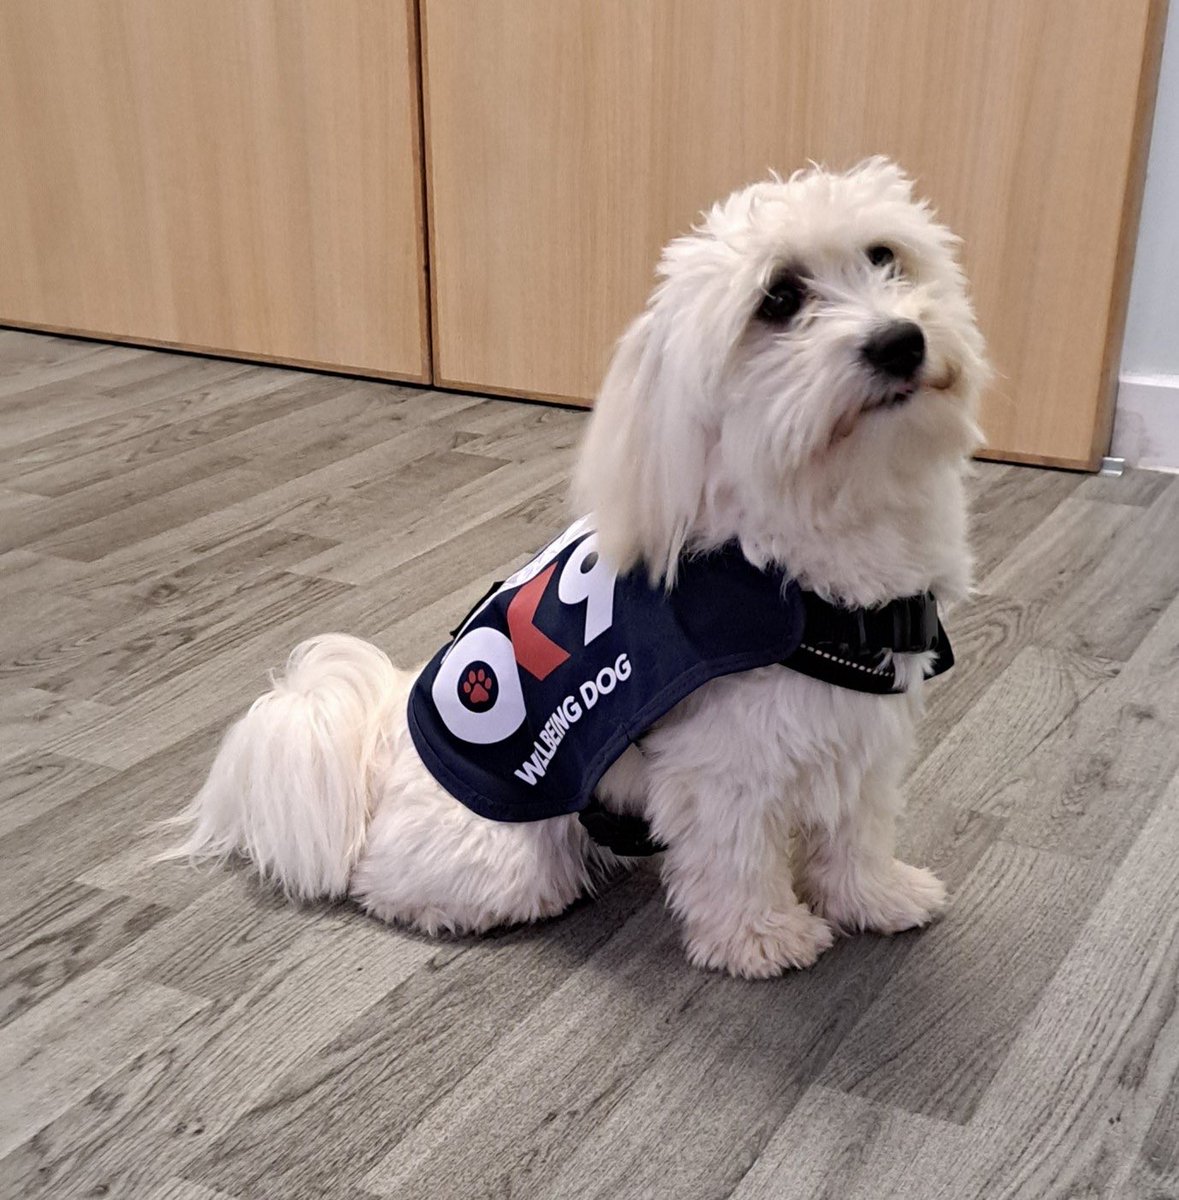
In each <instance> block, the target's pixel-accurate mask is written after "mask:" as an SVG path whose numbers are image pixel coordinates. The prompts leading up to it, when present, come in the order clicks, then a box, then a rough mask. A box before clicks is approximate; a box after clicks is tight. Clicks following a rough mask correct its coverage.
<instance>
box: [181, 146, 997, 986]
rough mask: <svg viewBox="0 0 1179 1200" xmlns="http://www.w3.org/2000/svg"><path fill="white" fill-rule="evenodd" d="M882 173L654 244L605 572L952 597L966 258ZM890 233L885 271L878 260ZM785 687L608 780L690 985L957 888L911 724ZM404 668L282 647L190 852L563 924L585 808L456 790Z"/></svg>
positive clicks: (626, 357)
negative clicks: (907, 788)
mask: <svg viewBox="0 0 1179 1200" xmlns="http://www.w3.org/2000/svg"><path fill="white" fill-rule="evenodd" d="M911 193H912V185H911V183H910V182H909V180H907V179H906V178H905V177H904V176H903V175H902V174H901V172H900V171H899V170H898V169H897V168H896V167H895V166H893V165H892V164H891V163H888V162H886V161H884V160H881V159H873V160H870V161H868V162H866V163H864V164H861V165H860V166H859V167H858V168H856V169H854V170H853V171H851V172H849V173H847V174H844V175H837V174H832V173H829V172H826V171H824V170H821V169H819V168H813V169H811V170H808V171H805V172H800V173H799V174H796V175H795V176H793V177H791V178H790V179H789V180H787V181H785V182H783V181H780V180H777V179H775V180H773V181H771V182H766V183H758V184H755V185H753V186H752V187H749V188H746V189H745V190H743V191H740V192H737V193H735V194H734V195H733V196H730V197H729V198H728V199H727V200H725V201H724V202H723V203H721V204H718V205H717V206H715V207H714V208H713V209H712V210H711V211H710V212H709V213H708V214H707V215H706V217H705V218H704V220H703V223H702V224H701V226H700V227H699V228H697V229H696V230H695V231H694V232H693V233H692V234H690V235H689V236H687V237H683V238H680V239H678V240H677V241H674V242H672V243H671V245H670V246H669V247H668V248H667V250H666V251H665V253H664V256H663V261H662V263H661V266H660V274H661V276H662V281H661V282H660V284H659V286H658V288H657V289H656V291H655V293H654V295H653V296H652V298H651V301H650V303H649V305H648V307H647V310H646V311H645V312H644V313H643V315H642V316H640V317H639V318H638V319H637V320H636V321H635V323H634V324H633V325H632V327H631V329H630V330H629V331H628V332H627V334H626V335H625V337H624V338H623V339H622V342H621V343H620V345H619V347H618V351H617V354H616V355H615V358H614V362H613V364H612V365H611V367H610V371H609V373H608V375H607V378H606V380H605V383H604V385H603V388H602V392H601V395H600V397H599V399H598V403H597V406H596V408H595V411H594V414H593V417H592V419H591V421H590V425H589V430H588V433H587V436H586V439H585V443H584V446H583V449H582V453H581V458H580V461H579V465H578V470H577V475H576V480H575V485H574V500H575V504H576V507H577V509H578V511H593V512H594V513H595V515H596V519H597V524H598V528H599V531H600V538H601V544H602V546H603V550H604V553H605V554H606V556H607V557H608V558H609V559H611V560H612V562H613V564H614V565H615V566H617V567H619V568H629V567H634V566H640V565H641V566H644V567H645V568H646V569H647V570H648V571H649V573H650V575H651V576H652V578H653V579H656V580H660V579H661V580H664V581H665V582H667V583H668V584H669V585H670V584H671V583H672V582H673V581H674V573H675V566H676V562H677V561H678V559H679V557H680V555H681V554H682V553H683V552H685V551H688V552H691V551H693V550H699V549H704V548H707V547H710V546H715V545H720V544H722V543H724V542H726V541H728V540H730V539H732V538H738V539H739V540H740V542H741V544H742V546H743V548H744V551H745V553H746V555H747V557H748V558H749V559H750V560H752V561H753V562H756V563H758V564H770V563H779V564H783V565H785V566H787V567H788V568H789V569H790V571H791V572H792V573H793V574H794V575H796V576H797V577H798V578H800V579H801V580H802V581H803V582H804V583H805V584H806V586H808V587H810V588H812V589H814V590H816V591H818V592H820V593H822V594H824V595H826V596H828V597H830V598H835V599H839V600H843V601H846V602H847V603H850V604H864V605H869V604H876V603H880V602H883V601H887V600H889V599H891V598H893V597H896V596H902V595H909V594H913V593H916V592H921V591H924V590H926V589H932V590H933V591H934V592H936V593H937V595H938V596H939V597H940V598H941V599H942V600H945V601H953V600H956V599H958V598H959V597H961V596H962V595H963V594H964V593H965V592H966V590H967V588H968V586H969V577H970V559H969V554H968V552H967V547H966V520H965V504H964V500H963V490H962V475H963V472H964V466H965V460H966V457H967V456H968V455H969V453H970V452H971V450H972V449H973V448H974V446H975V445H976V444H977V440H978V433H977V430H976V427H975V424H974V419H973V411H974V405H975V401H976V399H977V395H978V392H979V389H980V387H981V386H982V384H983V382H984V380H985V378H986V367H985V363H984V358H983V347H982V341H981V338H980V336H979V334H978V331H977V329H976V327H975V323H974V318H973V315H972V312H971V308H970V304H969V301H968V300H967V296H966V287H965V281H964V279H963V276H962V274H961V271H960V270H959V268H958V266H957V265H956V263H955V260H954V253H953V251H954V239H953V237H952V235H950V234H949V233H948V232H947V231H946V230H945V229H943V228H942V227H941V226H939V225H938V224H936V223H935V221H934V220H933V218H932V216H931V214H930V212H929V210H928V208H927V207H926V206H925V205H923V204H920V203H916V202H914V201H913V199H912V195H911ZM877 243H887V244H888V245H889V246H891V247H892V248H893V249H894V250H895V252H896V254H897V257H898V260H899V262H900V263H901V265H902V267H903V270H902V271H901V272H899V273H897V272H890V271H888V270H882V269H880V268H874V267H872V265H871V264H870V263H869V261H868V260H867V258H866V256H865V250H866V248H867V247H869V246H871V245H874V244H877ZM783 265H789V266H791V267H793V268H795V269H797V270H798V271H799V272H801V273H802V274H803V275H804V276H805V277H806V279H807V280H808V286H809V290H810V300H809V301H808V304H807V306H806V308H805V310H804V311H803V313H802V314H800V316H799V317H798V318H797V319H796V320H795V321H794V322H793V323H791V324H790V325H789V326H787V327H784V328H778V327H768V326H767V325H765V324H764V323H763V322H760V321H759V320H758V319H757V318H756V317H755V315H754V313H755V310H756V309H757V307H758V304H759V303H760V298H761V296H762V294H763V293H762V289H763V288H764V287H765V286H766V285H767V283H768V281H769V280H771V278H772V277H773V274H774V272H775V270H777V269H779V268H781V267H782V266H783ZM898 318H905V319H910V320H914V321H916V322H917V323H919V324H920V325H921V326H922V328H923V331H924V333H925V336H926V341H927V347H928V357H927V361H926V364H925V367H924V368H923V374H922V375H921V376H920V379H919V387H918V388H917V391H916V392H915V394H914V395H913V396H912V397H911V398H910V399H909V400H908V401H907V402H906V403H905V404H904V405H902V406H898V407H891V408H884V407H880V408H875V407H873V405H874V404H875V402H876V401H878V400H880V399H881V398H882V396H881V388H882V386H883V385H882V384H881V382H880V381H879V379H878V377H877V376H876V375H874V374H873V373H872V372H871V370H870V369H868V368H867V367H866V366H865V364H864V362H863V360H862V358H861V356H860V348H861V346H862V345H863V343H864V341H865V339H866V338H867V337H868V336H869V335H870V333H871V332H872V331H873V329H874V328H876V327H877V326H879V325H880V324H881V323H883V322H887V321H889V320H892V319H898ZM926 666H927V658H926V657H925V656H911V657H910V658H908V659H906V658H905V657H904V656H902V657H901V658H900V660H899V661H898V663H897V667H898V672H899V675H900V677H901V678H902V680H904V681H905V683H906V686H907V689H908V690H907V691H906V693H905V694H904V695H902V696H894V697H878V696H872V695H865V694H861V693H857V692H852V691H847V690H842V689H839V688H836V687H832V686H830V685H827V684H824V683H820V682H817V681H815V680H812V679H810V678H807V677H806V676H803V675H799V674H796V673H793V672H791V671H789V670H786V669H783V668H780V667H773V668H765V669H762V670H758V671H751V672H747V673H744V674H740V675H732V676H728V677H725V678H722V679H719V680H716V681H714V682H712V683H710V684H707V685H706V686H704V687H702V688H700V689H699V690H698V691H697V692H695V693H694V694H693V695H692V696H691V697H689V699H687V700H686V701H684V702H683V703H682V704H680V705H679V706H678V707H677V708H676V709H675V710H673V711H672V712H671V713H670V714H669V715H668V716H667V717H665V718H664V719H663V720H662V721H661V722H660V723H659V724H658V726H656V728H655V729H653V730H652V731H651V732H650V734H649V735H648V737H647V738H646V739H645V741H644V746H643V750H642V753H641V754H640V753H639V752H638V751H637V750H634V749H632V750H630V751H628V752H627V753H626V754H625V755H624V756H623V757H622V758H621V759H620V760H619V761H618V762H617V763H616V764H615V765H614V767H612V768H611V770H610V771H609V772H608V773H607V775H606V777H605V778H604V780H603V781H602V785H601V787H600V795H601V798H602V799H603V801H604V802H605V803H606V804H607V805H609V806H611V807H613V808H615V809H618V810H624V811H630V812H642V813H644V814H645V815H646V816H647V817H648V819H649V820H650V821H651V824H652V827H653V829H654V831H655V833H656V834H657V835H658V836H659V837H660V838H661V839H662V840H663V841H665V842H666V844H667V845H668V847H669V849H668V851H667V853H666V855H665V856H664V862H663V875H664V879H665V883H666V887H667V894H668V898H669V902H670V904H671V907H672V908H673V910H674V911H675V912H676V913H677V914H678V915H679V917H680V918H681V919H682V921H683V924H684V930H685V937H686V942H687V948H688V954H689V957H690V958H691V960H692V961H693V962H695V963H698V964H700V965H702V966H707V967H717V968H723V969H725V970H728V971H731V972H733V973H735V974H739V975H745V976H766V975H773V974H777V973H778V972H780V971H782V970H783V969H784V968H787V967H804V966H808V965H809V964H810V963H812V962H814V961H815V959H816V958H817V957H818V955H819V954H820V953H821V952H822V951H823V950H824V949H826V948H827V947H828V946H829V945H830V944H831V942H832V939H833V937H834V936H835V934H836V932H837V931H839V930H861V929H873V930H878V931H881V932H893V931H895V930H900V929H906V928H909V927H911V926H914V925H921V924H924V923H925V922H927V921H929V920H930V919H931V918H932V917H933V916H934V915H935V914H936V913H937V912H938V911H939V910H940V908H941V907H942V906H943V904H944V902H945V890H944V888H943V887H942V885H941V884H940V883H939V882H938V881H937V880H936V879H935V878H934V876H932V875H931V874H930V873H929V872H927V871H924V870H922V869H919V868H915V867H910V866H908V865H906V864H904V863H901V862H898V861H897V860H896V859H895V858H894V857H893V844H894V830H895V823H896V819H897V816H898V814H899V812H900V810H901V807H902V800H901V793H900V782H901V778H902V776H903V773H904V767H905V763H906V756H907V754H908V753H909V750H910V747H911V745H912V741H913V730H914V726H915V723H916V721H917V719H918V718H919V716H920V713H921V708H922V704H923V694H922V691H923V675H924V668H925V667H926ZM412 679H413V676H412V675H411V674H410V673H406V672H402V671H398V670H396V669H395V668H394V667H393V666H392V665H391V664H390V663H389V661H388V660H387V659H386V658H385V656H384V655H383V654H381V653H380V651H378V650H376V649H374V648H373V647H371V646H368V645H367V644H365V643H363V642H360V641H358V640H356V639H354V638H348V637H344V636H342V635H331V636H329V637H325V638H320V639H316V640H314V641H313V642H310V643H305V644H304V645H303V646H300V647H299V648H297V649H296V650H295V652H294V654H293V655H292V658H291V662H290V664H289V665H288V671H287V674H286V676H285V677H284V678H283V679H282V680H280V681H278V682H277V683H276V684H275V687H274V690H273V691H271V692H270V693H268V694H267V695H266V696H264V697H263V698H262V699H261V700H259V701H258V702H257V703H256V704H255V705H254V707H253V708H252V709H251V710H250V712H249V714H248V715H247V716H246V717H245V718H244V719H243V720H242V721H241V722H239V724H238V725H236V726H235V727H234V728H233V729H232V730H231V731H230V733H229V735H228V736H227V738H226V740H225V743H224V744H223V746H222V748H221V751H220V753H219V755H218V758H217V761H216V762H215V763H214V765H213V769H212V772H211V773H210V776H209V779H208V782H207V783H206V784H205V786H204V788H203V789H202V790H201V792H200V794H199V795H198V796H197V798H196V799H195V801H194V802H193V804H192V806H191V808H190V809H189V811H188V813H187V814H185V817H184V818H182V820H186V821H187V822H188V823H189V824H190V826H191V832H190V836H189V837H188V840H187V842H186V843H185V845H184V846H182V847H180V849H179V851H178V853H180V854H183V855H188V856H191V857H193V858H208V857H224V856H226V855H228V854H230V853H235V852H236V853H239V854H242V855H244V856H245V857H247V858H249V859H250V860H252V861H253V863H254V864H255V865H256V867H257V868H258V870H259V871H260V872H261V873H262V874H263V875H264V876H266V877H269V878H273V879H275V880H276V881H277V882H278V883H279V884H280V885H281V886H282V887H284V888H285V889H286V890H287V891H288V892H289V893H290V894H291V895H293V896H297V897H302V898H308V897H312V896H336V895H341V894H343V893H344V892H345V891H347V892H349V893H350V894H351V895H353V896H354V897H356V899H357V900H359V902H360V903H361V904H363V905H364V906H365V907H366V908H367V909H368V910H369V911H371V912H372V913H374V914H375V915H377V916H379V917H382V918H384V919H386V920H391V921H402V922H406V923H409V924H412V925H415V926H417V927H419V928H421V929H424V930H426V931H428V932H430V933H434V932H437V931H439V930H484V929H487V928H490V927H492V926H495V925H500V924H508V923H512V922H518V921H534V920H537V919H539V918H542V917H547V916H552V915H554V914H556V913H559V912H560V911H561V910H562V909H564V908H565V907H566V906H568V905H569V904H570V903H571V902H572V901H573V900H574V899H575V898H576V897H577V896H578V895H580V894H582V893H583V892H585V891H586V890H587V889H589V888H590V887H591V886H592V880H593V878H594V876H595V874H596V873H597V872H598V871H600V870H603V869H608V868H610V867H611V866H613V865H614V861H615V860H613V859H612V856H610V855H609V854H605V853H602V852H599V851H598V850H597V849H596V848H595V847H594V846H593V844H592V843H591V842H590V841H589V840H588V839H587V837H586V835H585V834H584V832H583V830H582V828H581V826H580V824H579V823H578V821H577V820H576V818H575V817H562V818H558V819H555V820H550V821H543V822H536V823H532V824H520V825H509V824H499V823H496V822H492V821H487V820H484V819H483V818H481V817H478V816H476V815H474V814H473V813H471V812H470V811H469V810H468V809H466V808H464V807H463V806H462V805H461V804H459V803H458V802H457V801H455V800H453V799H452V798H451V797H450V796H449V795H448V794H447V793H445V792H444V791H443V790H442V789H441V788H440V787H439V786H438V785H437V784H436V783H435V782H434V780H433V779H432V778H431V777H430V775H429V774H428V773H427V772H426V770H425V768H424V766H423V765H422V763H421V760H420V759H419V758H418V756H417V754H416V753H415V751H414V749H413V746H412V744H411V742H410V739H409V735H408V730H407V728H406V722H405V702H406V696H407V692H408V689H409V687H410V685H411V683H412Z"/></svg>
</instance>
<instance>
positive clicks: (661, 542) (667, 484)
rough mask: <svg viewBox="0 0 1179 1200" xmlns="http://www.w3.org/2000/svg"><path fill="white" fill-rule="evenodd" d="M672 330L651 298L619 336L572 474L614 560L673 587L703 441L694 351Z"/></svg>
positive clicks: (582, 508) (577, 494)
mask: <svg viewBox="0 0 1179 1200" xmlns="http://www.w3.org/2000/svg"><path fill="white" fill-rule="evenodd" d="M669 333H670V330H669V322H668V320H667V316H666V314H665V313H662V312H660V311H659V310H658V308H657V306H655V305H653V306H652V307H651V308H649V309H648V310H647V311H646V312H645V313H643V314H642V316H640V317H639V318H638V319H637V320H635V321H634V322H633V323H632V325H631V326H630V328H629V329H628V330H627V331H626V333H625V334H624V335H623V337H622V339H621V341H620V342H619V343H618V347H617V349H616V350H615V352H614V358H613V360H612V361H611V363H610V368H609V370H608V371H607V372H606V378H605V380H604V381H603V383H602V388H601V391H600V392H599V393H598V397H597V400H596V402H595V404H594V412H593V415H592V416H591V418H590V423H589V428H588V430H587V431H586V435H585V438H584V440H583V442H582V446H581V454H580V457H579V459H578V463H577V469H576V472H575V475H574V481H573V500H574V503H575V505H576V506H577V509H578V511H579V512H583V513H584V512H592V513H593V515H594V519H595V523H596V525H597V529H598V537H599V540H600V544H601V547H602V551H603V553H604V554H605V555H606V557H607V558H608V559H609V560H610V562H611V563H612V564H613V565H614V566H615V567H616V568H617V569H618V570H620V571H627V570H630V569H631V568H634V567H637V566H639V565H640V564H642V565H643V566H645V567H646V569H647V572H648V575H649V576H650V578H651V580H652V582H658V581H660V580H663V581H665V582H667V583H668V584H670V583H672V582H673V581H674V578H675V570H676V564H677V562H678V560H679V556H680V553H681V551H682V550H683V547H684V543H685V541H686V540H687V537H688V534H689V532H690V530H691V527H692V525H693V523H694V521H695V520H696V517H697V515H698V513H699V509H700V504H701V500H702V496H703V487H704V462H705V452H706V444H707V443H706V430H705V421H704V420H703V414H702V412H701V404H700V402H699V396H698V395H697V394H696V393H697V392H698V390H699V384H698V383H696V382H692V381H691V380H690V378H689V372H690V368H689V367H688V363H689V362H690V361H693V360H694V356H693V355H691V353H690V350H691V348H690V347H683V346H679V345H677V344H676V339H675V338H673V337H670V336H669ZM685 355H687V358H685ZM686 368H687V369H686Z"/></svg>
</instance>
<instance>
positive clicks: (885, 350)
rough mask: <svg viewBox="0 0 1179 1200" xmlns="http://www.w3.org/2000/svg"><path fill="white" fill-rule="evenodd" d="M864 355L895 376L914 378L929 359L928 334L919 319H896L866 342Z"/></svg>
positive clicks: (895, 377) (874, 364)
mask: <svg viewBox="0 0 1179 1200" xmlns="http://www.w3.org/2000/svg"><path fill="white" fill-rule="evenodd" d="M863 355H864V358H865V359H867V361H868V362H870V363H871V364H872V366H874V367H875V368H876V370H878V371H881V372H882V373H883V374H885V375H891V376H892V377H893V378H894V379H912V378H913V376H914V375H916V374H917V369H918V367H920V366H921V364H922V363H923V362H924V361H925V334H923V333H922V332H921V326H920V325H918V324H917V323H916V321H893V322H892V323H891V324H888V325H884V326H882V327H881V328H880V329H878V330H877V331H876V332H875V333H874V334H873V335H872V336H871V337H870V338H869V339H868V340H867V341H866V342H865V343H864V349H863Z"/></svg>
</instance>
